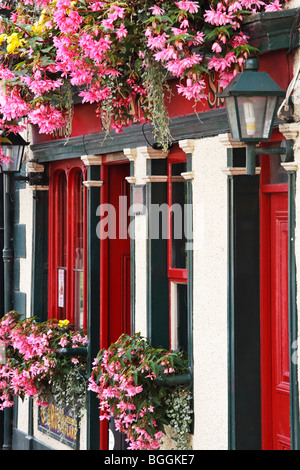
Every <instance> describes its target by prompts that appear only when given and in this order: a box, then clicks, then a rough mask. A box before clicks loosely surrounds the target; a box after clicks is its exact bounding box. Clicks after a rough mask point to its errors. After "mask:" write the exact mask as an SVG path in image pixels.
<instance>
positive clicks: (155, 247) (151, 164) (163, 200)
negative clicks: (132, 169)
mask: <svg viewBox="0 0 300 470" xmlns="http://www.w3.org/2000/svg"><path fill="white" fill-rule="evenodd" d="M147 170H148V171H149V173H148V174H149V175H151V174H156V175H158V174H160V175H166V174H167V161H166V159H162V160H150V159H149V160H148V168H147ZM162 171H163V172H162ZM146 189H147V210H148V215H149V217H148V240H147V260H148V266H147V269H148V276H147V307H148V308H147V328H148V331H147V336H148V338H149V340H150V342H151V344H152V345H153V346H154V347H157V346H163V347H165V348H167V349H168V348H169V279H168V272H167V266H168V264H167V242H168V241H167V237H164V236H163V233H167V232H166V228H165V227H164V230H163V223H167V221H166V220H165V218H164V217H163V218H162V220H161V225H160V236H159V238H157V239H154V238H153V237H152V236H151V227H152V221H151V218H153V212H152V211H151V205H153V204H157V205H159V206H160V205H161V204H167V183H147V188H146Z"/></svg>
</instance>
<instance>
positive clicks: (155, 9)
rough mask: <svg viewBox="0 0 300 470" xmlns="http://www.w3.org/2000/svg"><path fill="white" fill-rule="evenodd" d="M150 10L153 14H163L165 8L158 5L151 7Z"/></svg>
mask: <svg viewBox="0 0 300 470" xmlns="http://www.w3.org/2000/svg"><path fill="white" fill-rule="evenodd" d="M149 10H151V12H152V14H153V15H156V16H162V15H163V14H164V13H165V12H164V10H163V9H162V8H160V7H158V6H157V5H155V6H154V7H150V8H149Z"/></svg>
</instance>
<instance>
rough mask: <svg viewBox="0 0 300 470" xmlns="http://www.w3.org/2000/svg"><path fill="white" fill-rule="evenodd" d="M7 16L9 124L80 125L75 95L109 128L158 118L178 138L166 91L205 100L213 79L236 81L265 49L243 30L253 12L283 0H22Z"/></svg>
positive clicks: (3, 34)
mask: <svg viewBox="0 0 300 470" xmlns="http://www.w3.org/2000/svg"><path fill="white" fill-rule="evenodd" d="M1 5H2V6H3V7H4V8H7V7H11V8H12V9H11V15H10V18H4V17H3V18H2V19H1V20H0V45H1V48H0V128H2V129H3V130H5V131H18V130H20V129H21V127H20V126H21V123H20V119H25V120H26V123H27V122H28V123H31V124H35V125H36V126H37V127H38V128H39V131H40V132H41V133H46V134H51V133H53V132H54V131H55V130H57V129H59V128H62V127H64V128H65V129H66V132H67V134H70V133H71V124H72V115H73V93H74V89H76V88H77V89H78V92H79V96H80V97H81V99H82V102H83V103H93V104H95V106H96V115H97V116H99V118H100V122H101V125H102V128H103V129H104V130H106V131H107V132H109V131H110V130H111V129H114V130H115V131H116V132H122V130H123V128H124V127H126V126H128V125H131V124H132V123H134V122H136V121H139V122H140V123H143V122H151V124H152V125H153V129H154V140H155V141H156V142H157V145H159V146H160V147H161V148H163V149H164V150H166V149H167V148H168V147H169V145H170V143H171V142H172V136H171V134H170V130H169V116H168V113H167V109H166V99H168V97H170V90H169V87H168V81H169V80H170V79H174V80H175V81H176V86H175V89H174V92H175V93H179V95H182V96H184V97H185V98H186V99H187V100H191V101H192V102H193V103H194V104H195V105H196V104H197V103H198V102H199V101H201V100H205V99H206V98H207V96H206V94H207V90H206V81H205V77H206V76H207V75H208V74H209V73H210V72H211V71H213V72H216V74H217V75H218V77H219V81H220V84H221V85H222V86H224V85H226V84H227V83H228V82H229V81H230V80H231V79H232V78H233V76H234V75H235V74H236V73H237V72H239V71H240V70H241V69H242V67H243V63H244V60H245V59H246V58H247V57H248V56H249V55H251V54H253V53H256V52H257V50H256V49H254V48H253V47H251V46H250V45H249V42H248V41H249V37H247V36H246V35H245V34H244V33H243V32H242V30H241V25H242V23H243V21H244V19H245V18H246V17H247V16H249V15H250V14H252V13H253V12H259V11H261V12H263V11H268V12H269V11H271V12H272V11H276V10H280V9H281V8H282V5H281V3H280V1H279V0H275V1H270V0H266V1H265V2H262V1H260V0H237V1H233V0H230V1H227V0H220V1H214V0H210V1H207V2H199V1H174V0H159V1H155V0H122V1H114V0H103V1H96V0H75V1H71V0H36V1H34V0H20V1H18V2H16V5H17V6H16V7H15V6H14V2H0V7H1Z"/></svg>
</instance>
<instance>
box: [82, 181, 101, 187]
mask: <svg viewBox="0 0 300 470" xmlns="http://www.w3.org/2000/svg"><path fill="white" fill-rule="evenodd" d="M83 184H84V186H85V187H86V188H100V187H101V186H102V185H103V181H92V180H89V181H84V182H83Z"/></svg>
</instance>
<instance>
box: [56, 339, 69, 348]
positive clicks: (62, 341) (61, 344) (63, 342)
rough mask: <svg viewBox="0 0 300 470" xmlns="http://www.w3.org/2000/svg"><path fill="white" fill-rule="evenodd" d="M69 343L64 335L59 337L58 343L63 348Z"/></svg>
mask: <svg viewBox="0 0 300 470" xmlns="http://www.w3.org/2000/svg"><path fill="white" fill-rule="evenodd" d="M68 343H69V340H68V339H67V338H65V337H64V336H63V337H62V338H61V340H60V341H59V343H58V344H59V345H60V346H61V347H62V348H64V347H65V346H67V344H68Z"/></svg>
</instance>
